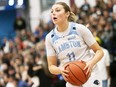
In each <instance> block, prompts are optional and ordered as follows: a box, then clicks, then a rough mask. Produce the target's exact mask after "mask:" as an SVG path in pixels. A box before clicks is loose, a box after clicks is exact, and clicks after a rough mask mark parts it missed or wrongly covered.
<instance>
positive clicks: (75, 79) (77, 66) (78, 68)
mask: <svg viewBox="0 0 116 87" xmlns="http://www.w3.org/2000/svg"><path fill="white" fill-rule="evenodd" d="M85 65H86V64H85V62H82V61H76V62H71V63H69V64H68V65H67V66H66V67H65V69H66V70H68V71H69V76H68V77H67V78H68V82H69V83H71V84H73V85H76V86H81V85H83V84H84V83H85V82H86V81H87V80H88V78H89V74H88V75H87V74H86V70H84V67H85Z"/></svg>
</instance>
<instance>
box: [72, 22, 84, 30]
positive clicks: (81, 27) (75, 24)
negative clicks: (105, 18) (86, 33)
mask: <svg viewBox="0 0 116 87" xmlns="http://www.w3.org/2000/svg"><path fill="white" fill-rule="evenodd" d="M71 25H74V26H75V27H77V29H85V28H86V26H85V25H83V24H80V23H75V22H71Z"/></svg>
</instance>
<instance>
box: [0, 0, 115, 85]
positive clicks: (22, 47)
mask: <svg viewBox="0 0 116 87" xmlns="http://www.w3.org/2000/svg"><path fill="white" fill-rule="evenodd" d="M114 7H115V9H114ZM113 9H114V10H113ZM71 10H72V11H73V12H74V13H75V14H76V15H77V17H78V21H77V23H81V24H84V25H88V28H89V29H90V30H91V31H92V33H93V35H94V36H96V37H98V38H99V39H100V42H101V46H102V47H104V48H106V49H107V50H108V51H109V53H110V64H114V65H110V72H111V73H110V78H111V81H112V82H111V84H114V82H116V74H115V73H116V69H114V68H116V67H115V66H116V40H115V38H116V1H115V0H108V2H107V3H105V2H104V1H103V0H96V6H95V7H91V6H90V5H89V3H88V2H86V0H85V3H84V4H83V5H82V6H81V7H80V8H79V7H78V6H76V5H75V4H74V5H72V6H71ZM41 19H42V18H41ZM13 26H14V29H15V31H16V36H15V37H14V39H13V40H8V39H7V38H4V40H3V44H2V47H1V48H0V87H62V86H64V84H65V81H63V79H62V78H60V79H59V78H58V77H57V76H54V75H52V74H50V72H49V71H48V68H47V60H46V51H45V43H44V42H45V37H46V35H47V33H48V32H49V31H50V30H52V29H53V28H54V24H53V23H52V21H51V20H50V21H49V22H48V23H45V22H44V20H40V23H39V24H38V26H37V27H36V29H35V31H34V32H31V31H30V30H29V29H27V28H26V26H27V25H26V21H25V20H24V18H21V17H17V18H16V20H15V21H14V25H13ZM112 79H113V80H112ZM115 86H116V85H115ZM111 87H114V86H111Z"/></svg>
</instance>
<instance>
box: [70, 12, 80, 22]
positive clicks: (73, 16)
mask: <svg viewBox="0 0 116 87" xmlns="http://www.w3.org/2000/svg"><path fill="white" fill-rule="evenodd" d="M77 19H78V18H77V16H76V15H75V14H74V13H73V12H70V15H69V17H68V21H70V22H77Z"/></svg>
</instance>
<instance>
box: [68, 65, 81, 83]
mask: <svg viewBox="0 0 116 87" xmlns="http://www.w3.org/2000/svg"><path fill="white" fill-rule="evenodd" d="M72 64H73V63H72ZM79 68H80V67H79ZM69 70H70V72H71V73H72V74H73V76H74V77H75V78H76V79H77V80H78V81H80V80H79V79H78V78H77V77H76V76H75V75H74V73H73V72H72V71H71V69H70V67H69ZM80 82H81V83H82V84H83V82H82V81H80Z"/></svg>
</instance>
